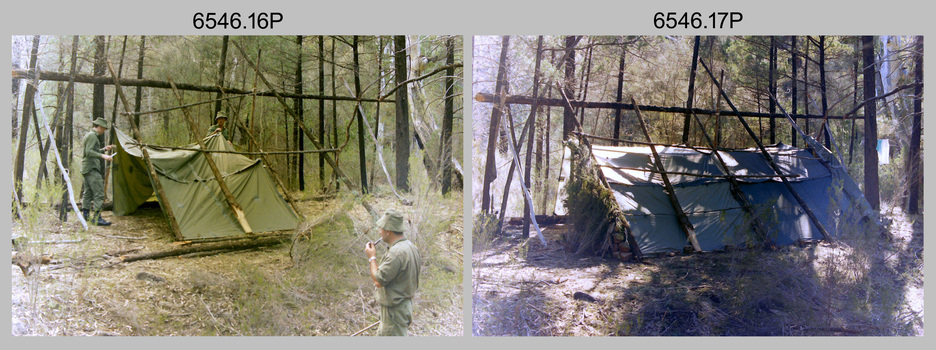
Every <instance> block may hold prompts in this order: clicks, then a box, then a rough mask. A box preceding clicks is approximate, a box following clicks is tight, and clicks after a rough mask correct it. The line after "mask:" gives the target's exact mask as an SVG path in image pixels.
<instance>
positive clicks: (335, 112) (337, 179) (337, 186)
mask: <svg viewBox="0 0 936 350" xmlns="http://www.w3.org/2000/svg"><path fill="white" fill-rule="evenodd" d="M331 62H332V69H331V92H332V95H335V70H336V69H335V68H337V67H338V64H337V63H336V62H335V38H332V41H331ZM332 142H333V143H334V144H333V145H332V146H333V147H334V148H338V101H332ZM326 161H328V159H327V158H326ZM340 162H341V157H338V155H337V154H336V155H335V169H338V164H340ZM332 176H334V178H335V191H338V190H340V189H341V182H342V181H341V178H340V176H339V175H338V171H333V172H332Z"/></svg>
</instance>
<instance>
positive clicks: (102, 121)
mask: <svg viewBox="0 0 936 350" xmlns="http://www.w3.org/2000/svg"><path fill="white" fill-rule="evenodd" d="M91 124H94V126H100V127H103V128H105V129H107V128H110V126H108V125H107V120H106V119H104V118H97V119H95V120H94V121H93V122H91Z"/></svg>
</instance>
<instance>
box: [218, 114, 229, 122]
mask: <svg viewBox="0 0 936 350" xmlns="http://www.w3.org/2000/svg"><path fill="white" fill-rule="evenodd" d="M221 118H224V119H228V117H227V116H226V115H224V114H221V112H218V114H217V115H215V121H218V119H221Z"/></svg>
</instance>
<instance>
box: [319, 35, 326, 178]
mask: <svg viewBox="0 0 936 350" xmlns="http://www.w3.org/2000/svg"><path fill="white" fill-rule="evenodd" d="M318 71H319V77H318V90H319V94H321V95H325V36H323V35H319V37H318ZM318 113H319V120H318V126H319V130H318V136H319V140H322V142H323V143H324V142H325V100H323V99H319V100H318ZM318 159H319V172H318V176H319V184H320V185H321V187H322V189H323V190H324V189H325V154H324V153H320V154H319V155H318Z"/></svg>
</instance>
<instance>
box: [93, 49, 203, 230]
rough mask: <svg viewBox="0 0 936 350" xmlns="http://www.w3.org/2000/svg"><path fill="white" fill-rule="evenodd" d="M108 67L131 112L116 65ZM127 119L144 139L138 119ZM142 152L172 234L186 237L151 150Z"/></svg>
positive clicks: (136, 137)
mask: <svg viewBox="0 0 936 350" xmlns="http://www.w3.org/2000/svg"><path fill="white" fill-rule="evenodd" d="M107 69H108V70H109V71H110V74H111V76H112V77H113V81H114V86H115V87H116V88H115V89H114V91H116V92H117V97H118V98H120V102H121V104H123V107H124V111H126V112H130V111H131V109H130V103H129V102H127V96H125V95H124V93H123V89H122V88H121V87H120V80H119V79H118V78H117V74H116V73H114V67H111V66H110V64H109V63H108V64H107ZM127 121H129V122H130V128H131V129H132V131H133V137H134V138H135V139H137V141H140V140H143V138H142V137H141V134H140V128H139V127H138V126H137V123H136V120H135V119H134V118H133V117H131V116H130V115H129V114H127ZM140 152H141V153H143V160H144V161H145V162H146V170H147V171H149V176H150V180H151V181H152V182H153V189H154V190H155V191H156V200H158V201H159V206H160V207H162V209H163V212H165V213H166V217H167V218H168V219H169V228H170V229H171V230H172V236H173V237H175V239H176V240H183V239H185V237H182V231H181V230H180V229H179V223H178V221H176V218H175V214H173V213H172V206H171V205H170V204H169V199H168V197H166V192H165V191H163V187H162V183H161V182H159V177H158V176H157V175H156V167H154V166H153V160H152V159H151V158H150V156H149V151H148V150H146V148H145V147H140Z"/></svg>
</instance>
